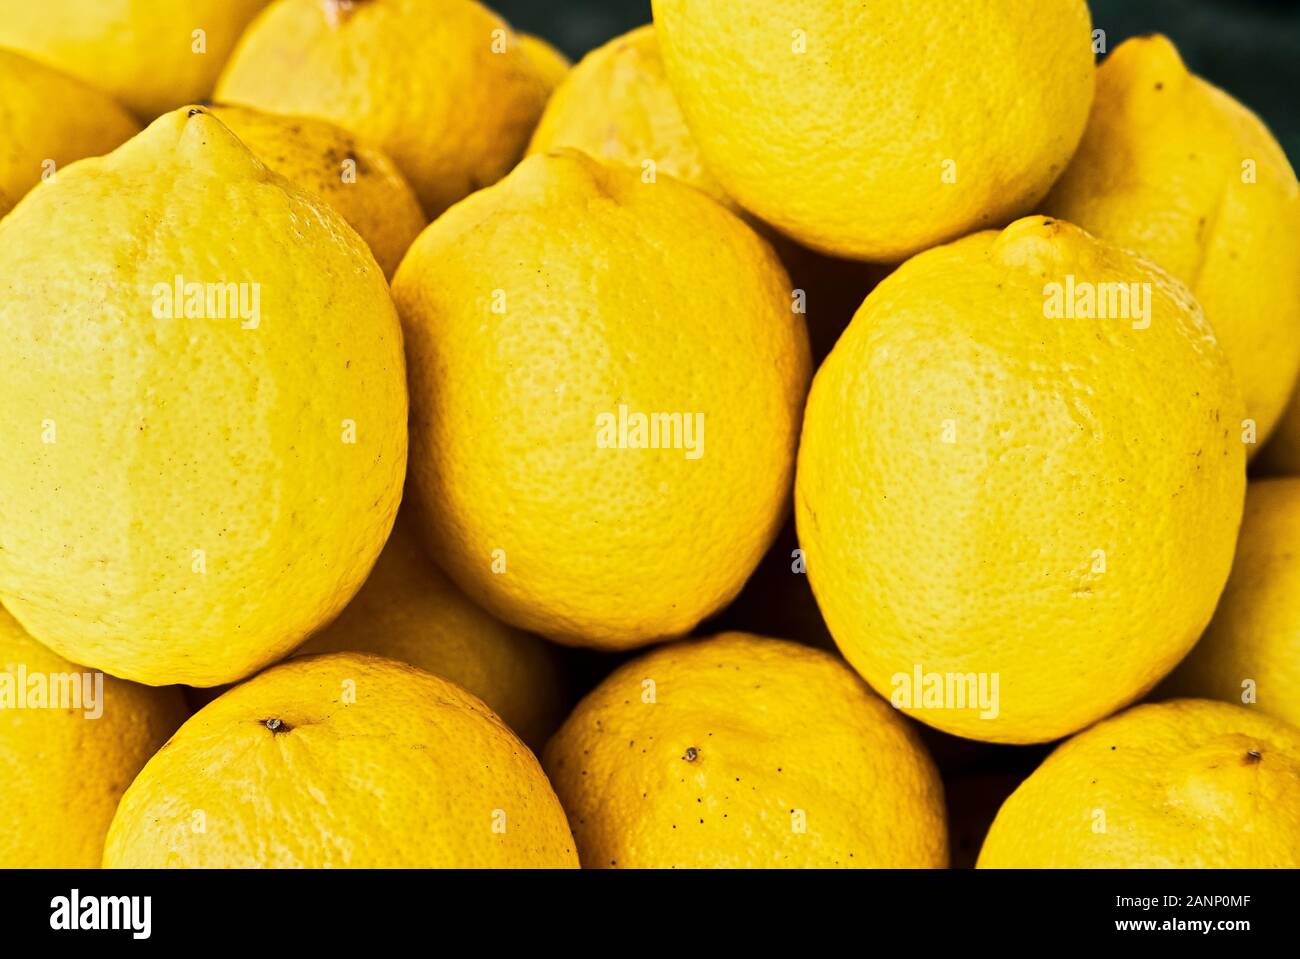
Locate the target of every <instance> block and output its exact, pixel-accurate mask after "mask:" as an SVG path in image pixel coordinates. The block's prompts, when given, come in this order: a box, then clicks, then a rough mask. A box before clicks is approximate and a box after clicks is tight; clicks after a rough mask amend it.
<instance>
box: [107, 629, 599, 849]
mask: <svg viewBox="0 0 1300 959" xmlns="http://www.w3.org/2000/svg"><path fill="white" fill-rule="evenodd" d="M196 811H202V813H203V817H204V829H202V830H196V829H195V828H194V825H193V824H194V817H195V812H196ZM104 866H105V867H109V868H159V867H199V868H284V867H302V868H308V869H315V868H327V867H352V868H436V867H458V868H502V867H513V868H531V867H539V868H541V867H545V868H563V867H573V866H577V856H576V855H575V853H574V846H573V837H572V835H571V834H570V832H569V826H568V823H567V822H566V821H565V818H564V810H563V809H561V808H560V804H559V802H558V801H557V800H556V798H555V793H554V792H553V791H552V789H551V786H550V783H548V782H547V780H546V776H545V775H544V774H543V773H542V769H541V766H539V765H538V762H537V760H536V759H535V758H534V757H533V754H532V753H530V752H529V751H528V747H527V746H525V745H524V744H523V743H522V742H520V741H519V739H518V738H517V737H516V736H515V735H514V734H513V733H512V732H510V730H509V729H507V728H506V727H505V725H504V724H503V723H502V722H501V720H500V719H498V718H497V716H496V714H494V713H493V712H492V711H491V710H490V709H488V707H487V706H485V705H484V704H483V703H482V701H480V700H479V699H477V698H476V697H474V696H472V695H470V694H469V693H467V692H465V691H464V690H463V689H461V688H460V687H459V686H456V685H455V684H453V683H449V682H447V681H446V680H443V679H439V678H438V677H436V676H432V675H430V674H429V673H426V672H424V671H423V670H419V669H416V668H414V667H413V666H408V665H406V664H404V663H398V662H396V661H394V660H390V659H384V658H382V657H379V656H367V655H362V654H359V653H334V654H330V655H324V656H310V657H304V658H301V659H293V660H290V661H289V662H287V663H284V664H281V665H280V666H277V667H275V668H274V669H270V670H267V671H266V672H264V673H262V674H260V675H258V676H257V677H255V678H253V679H251V680H249V681H248V682H246V683H243V684H241V685H239V686H237V687H235V688H234V689H233V690H231V691H230V692H228V693H226V694H225V695H224V696H222V697H221V698H220V699H218V700H216V701H215V702H214V703H212V704H211V705H209V706H207V707H205V708H204V709H202V710H200V711H199V712H198V713H197V714H196V715H195V716H194V717H193V718H191V719H190V721H189V722H187V723H186V724H185V725H184V726H182V727H181V729H180V730H179V731H178V732H177V733H176V735H175V736H173V737H172V739H171V741H170V742H169V743H168V744H167V745H166V746H165V747H164V748H163V749H162V750H161V751H159V753H158V754H157V755H156V756H155V757H154V758H153V759H151V760H150V761H149V763H148V764H147V765H146V766H145V768H144V770H143V771H142V772H141V773H140V775H139V776H137V777H136V780H135V782H134V783H132V784H131V788H130V789H128V790H127V792H126V795H125V796H123V797H122V804H121V806H120V807H119V808H118V811H117V815H116V817H115V818H114V819H113V825H112V827H111V828H110V829H109V833H108V840H107V842H106V844H105V847H104Z"/></svg>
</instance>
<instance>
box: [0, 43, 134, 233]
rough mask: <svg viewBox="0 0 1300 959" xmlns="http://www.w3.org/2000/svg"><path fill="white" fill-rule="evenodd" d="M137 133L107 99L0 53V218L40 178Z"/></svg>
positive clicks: (61, 75)
mask: <svg viewBox="0 0 1300 959" xmlns="http://www.w3.org/2000/svg"><path fill="white" fill-rule="evenodd" d="M139 132H140V126H139V124H137V123H136V122H135V120H134V119H133V118H132V117H131V115H130V114H129V113H127V112H126V110H124V109H122V107H120V106H118V105H117V103H115V102H114V101H113V99H112V98H111V97H108V96H106V95H105V94H103V93H101V92H100V91H99V90H96V89H95V88H94V87H91V86H87V85H86V84H84V83H82V82H81V81H80V80H77V79H75V78H74V77H71V76H68V75H67V74H65V73H61V72H60V71H58V70H54V69H51V68H50V67H46V66H43V65H41V64H39V63H36V62H35V61H34V60H29V59H27V58H26V57H23V56H19V55H18V54H16V53H13V52H11V51H9V50H5V49H2V48H0V216H4V215H5V214H6V213H8V212H9V211H10V210H11V209H12V208H13V206H14V204H16V203H17V202H18V201H19V200H21V199H22V198H23V196H24V194H26V193H27V191H28V190H30V189H31V188H32V187H34V186H35V185H36V184H37V183H39V182H40V181H41V180H42V178H45V179H49V178H50V176H51V175H53V176H54V177H57V176H58V171H59V170H61V169H62V168H63V166H64V165H65V164H67V163H71V162H72V161H73V160H80V159H81V158H82V157H88V156H99V155H100V154H103V153H108V152H109V151H110V150H113V149H115V148H117V147H118V146H120V145H121V144H122V143H123V142H124V141H125V140H129V139H130V138H131V137H133V136H135V135H136V134H137V133H139Z"/></svg>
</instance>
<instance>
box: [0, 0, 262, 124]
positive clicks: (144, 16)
mask: <svg viewBox="0 0 1300 959" xmlns="http://www.w3.org/2000/svg"><path fill="white" fill-rule="evenodd" d="M264 6H266V0H185V2H184V3H178V2H176V0H41V2H40V3H4V4H0V46H6V47H12V48H13V49H15V50H19V51H22V52H23V53H26V54H28V55H29V56H31V57H33V58H35V59H37V60H41V61H42V62H45V63H48V64H50V65H51V66H55V67H58V68H60V69H62V70H65V71H67V72H68V73H70V74H72V75H73V76H75V77H79V78H80V79H82V80H84V81H85V82H86V83H89V84H92V85H93V86H96V87H98V88H100V89H102V90H105V91H106V92H108V93H109V94H111V95H112V96H114V97H116V98H117V99H118V100H120V101H121V102H122V103H124V104H126V105H127V106H128V107H130V108H131V109H132V110H134V111H135V113H136V115H137V116H139V117H140V118H141V119H143V120H153V119H154V118H155V117H157V116H158V115H159V114H162V113H165V112H166V111H168V110H171V109H174V108H176V107H179V106H181V105H182V104H186V103H193V102H194V101H196V100H202V99H203V98H204V97H206V96H208V94H210V93H211V92H212V85H213V84H214V83H215V82H216V79H217V74H218V73H219V72H220V71H221V66H222V64H224V63H225V62H226V57H227V56H229V55H230V51H231V50H232V49H233V48H234V46H235V41H236V40H238V39H239V35H240V33H242V32H243V30H244V27H245V26H247V25H248V23H249V21H250V20H252V19H253V17H254V16H256V15H257V12H258V11H259V10H261V9H262V7H264Z"/></svg>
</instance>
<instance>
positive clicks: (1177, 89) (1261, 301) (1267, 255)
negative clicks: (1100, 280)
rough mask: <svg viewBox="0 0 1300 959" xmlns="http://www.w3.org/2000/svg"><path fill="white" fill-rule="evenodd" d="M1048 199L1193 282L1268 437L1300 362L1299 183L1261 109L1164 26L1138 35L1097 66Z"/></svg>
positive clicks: (1259, 430) (1054, 209)
mask: <svg viewBox="0 0 1300 959" xmlns="http://www.w3.org/2000/svg"><path fill="white" fill-rule="evenodd" d="M1044 209H1045V211H1046V212H1048V213H1052V214H1054V215H1057V216H1060V217H1062V218H1064V219H1066V220H1069V221H1071V222H1072V223H1077V224H1078V225H1079V226H1081V227H1083V228H1084V229H1085V230H1088V231H1089V232H1091V233H1093V234H1095V235H1097V236H1099V237H1102V238H1103V239H1106V240H1109V241H1110V242H1112V243H1115V244H1117V245H1119V246H1123V247H1126V248H1128V249H1131V250H1136V251H1138V252H1139V253H1140V254H1141V255H1142V256H1145V257H1149V258H1150V259H1153V260H1155V261H1156V262H1157V263H1159V264H1160V265H1161V266H1162V267H1164V268H1165V269H1166V270H1168V271H1169V272H1170V273H1172V274H1173V275H1174V276H1176V277H1178V278H1179V279H1180V280H1182V281H1183V282H1184V283H1186V284H1187V285H1188V286H1189V287H1190V288H1191V290H1192V292H1193V293H1194V294H1196V298H1197V299H1198V300H1199V301H1200V303H1201V306H1202V307H1203V308H1204V310H1205V316H1206V318H1207V319H1208V320H1209V321H1210V325H1211V326H1213V327H1214V332H1215V335H1216V336H1217V337H1218V339H1219V341H1220V342H1221V343H1222V344H1223V348H1224V350H1225V352H1226V353H1227V354H1228V359H1229V360H1230V361H1231V363H1232V365H1233V367H1234V369H1235V370H1236V373H1237V381H1238V383H1239V384H1240V385H1241V390H1242V394H1243V396H1244V397H1245V401H1246V415H1247V416H1248V417H1249V418H1251V419H1252V420H1253V421H1254V430H1255V433H1256V434H1257V435H1256V440H1257V441H1258V442H1261V443H1262V442H1263V440H1264V439H1265V437H1267V436H1268V434H1269V433H1270V432H1271V431H1272V429H1273V427H1274V424H1275V423H1276V422H1277V420H1278V417H1279V415H1280V414H1281V412H1282V409H1283V407H1284V406H1285V405H1286V402H1287V398H1288V397H1289V396H1290V394H1291V388H1292V385H1293V383H1294V382H1295V378H1296V370H1297V369H1298V368H1300V185H1297V183H1296V177H1295V173H1294V171H1293V170H1292V169H1291V165H1290V164H1289V163H1288V162H1287V159H1286V155H1285V154H1284V153H1283V152H1282V148H1281V147H1280V146H1279V145H1278V143H1277V141H1276V140H1275V139H1273V136H1272V134H1271V133H1269V131H1268V128H1267V127H1265V126H1264V124H1263V122H1261V121H1260V119H1259V118H1258V117H1257V116H1255V114H1253V113H1251V112H1250V111H1249V110H1247V109H1246V108H1245V107H1244V106H1242V105H1241V104H1240V103H1238V102H1237V101H1236V100H1233V99H1232V98H1231V97H1230V96H1228V95H1227V94H1226V93H1224V92H1223V91H1222V90H1219V89H1218V88H1217V87H1214V86H1211V85H1210V84H1208V83H1206V82H1205V81H1204V80H1202V79H1201V78H1200V77H1197V76H1195V75H1193V74H1191V73H1189V72H1188V70H1187V67H1186V66H1184V65H1183V61H1182V59H1181V58H1180V57H1179V56H1178V51H1177V50H1176V49H1175V48H1174V45H1173V44H1172V43H1170V42H1169V40H1168V39H1166V38H1165V37H1162V36H1147V37H1137V38H1134V39H1132V40H1127V41H1125V42H1124V43H1122V44H1121V45H1120V46H1118V47H1117V48H1116V49H1115V51H1114V52H1113V53H1112V54H1111V55H1110V56H1109V57H1108V58H1107V60H1106V61H1105V63H1103V64H1102V67H1101V70H1100V71H1099V72H1098V74H1097V99H1096V101H1095V102H1094V104H1093V109H1092V119H1091V120H1090V121H1089V124H1088V130H1087V132H1086V133H1085V134H1084V137H1083V142H1082V143H1081V144H1080V146H1079V152H1078V153H1077V154H1076V155H1075V157H1074V160H1073V162H1072V163H1071V164H1070V167H1069V169H1067V170H1066V172H1065V175H1064V176H1063V177H1062V178H1061V180H1060V182H1058V183H1057V185H1056V187H1055V189H1054V190H1053V192H1052V194H1051V195H1050V196H1049V197H1048V199H1047V201H1046V202H1045V203H1044ZM1298 422H1300V421H1298ZM1247 428H1249V427H1247ZM1257 449H1259V447H1258V446H1257V445H1253V444H1252V445H1250V446H1249V448H1248V450H1247V452H1248V453H1249V454H1253V453H1254V451H1255V450H1257Z"/></svg>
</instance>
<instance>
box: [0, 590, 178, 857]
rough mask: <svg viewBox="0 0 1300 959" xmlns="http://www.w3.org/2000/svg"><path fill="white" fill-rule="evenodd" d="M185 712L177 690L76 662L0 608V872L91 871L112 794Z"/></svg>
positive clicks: (105, 828) (118, 793)
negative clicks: (96, 670) (39, 639)
mask: <svg viewBox="0 0 1300 959" xmlns="http://www.w3.org/2000/svg"><path fill="white" fill-rule="evenodd" d="M186 715H188V713H187V711H186V709H185V702H184V699H183V698H182V696H181V693H180V690H178V689H176V688H167V689H150V688H148V687H146V686H137V685H136V684H135V683H128V682H125V681H124V680H121V679H114V678H113V677H112V676H105V675H104V674H103V673H97V674H92V673H91V672H89V671H88V670H86V669H85V668H83V667H81V666H74V665H73V664H72V663H70V662H68V661H67V660H66V659H63V658H62V657H60V656H57V655H55V654H54V653H52V652H50V650H48V649H46V648H45V647H44V646H42V645H41V644H40V643H38V642H36V640H34V639H32V638H31V637H30V636H28V635H27V634H26V633H25V632H23V630H22V627H20V626H19V625H18V623H17V622H16V621H15V620H14V618H13V617H12V616H10V615H9V614H8V613H6V612H5V611H4V609H3V608H0V819H3V821H4V824H5V827H4V829H3V830H0V869H25V868H57V869H91V868H94V867H96V866H98V865H99V860H100V857H101V856H102V855H103V851H104V834H105V833H107V832H108V824H109V822H110V821H111V820H112V818H113V812H114V810H116V809H117V801H118V800H119V799H120V798H121V797H122V793H123V792H125V791H126V787H127V786H128V785H130V782H131V780H132V779H133V778H135V774H136V773H138V772H139V771H140V769H141V768H142V767H143V766H144V764H145V762H146V761H147V760H148V759H149V757H150V756H152V755H153V754H154V753H155V752H156V751H157V749H158V747H159V746H161V745H162V744H163V741H164V740H166V739H167V737H168V736H170V735H171V734H172V732H173V731H175V729H176V727H177V726H179V725H180V724H181V722H183V721H184V719H185V717H186Z"/></svg>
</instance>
